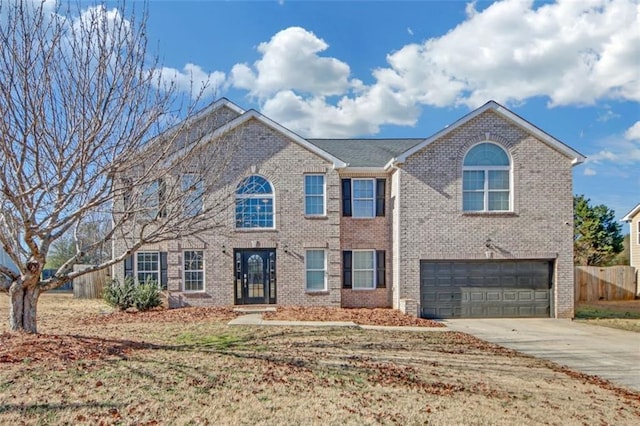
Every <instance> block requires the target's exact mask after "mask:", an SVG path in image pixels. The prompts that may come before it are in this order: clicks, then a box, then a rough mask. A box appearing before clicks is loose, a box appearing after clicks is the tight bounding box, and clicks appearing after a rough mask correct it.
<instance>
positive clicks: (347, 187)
mask: <svg viewBox="0 0 640 426" xmlns="http://www.w3.org/2000/svg"><path fill="white" fill-rule="evenodd" d="M342 216H351V179H342Z"/></svg>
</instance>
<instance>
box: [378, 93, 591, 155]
mask: <svg viewBox="0 0 640 426" xmlns="http://www.w3.org/2000/svg"><path fill="white" fill-rule="evenodd" d="M486 111H493V112H494V113H496V114H498V115H499V116H501V117H502V118H504V119H506V120H508V121H510V122H512V123H513V124H515V125H516V126H518V127H520V128H521V129H523V130H524V131H526V132H527V133H529V134H531V135H533V136H535V137H536V138H537V139H539V140H541V141H542V142H544V143H546V144H547V145H549V146H550V147H552V148H554V149H556V150H557V151H559V152H560V153H562V154H564V155H565V156H567V157H568V158H571V160H572V164H573V165H577V164H580V163H582V162H584V160H585V156H584V155H582V154H580V153H579V152H578V151H576V150H574V149H572V148H571V147H569V146H568V145H566V144H564V143H562V142H560V141H559V140H558V139H556V138H554V137H553V136H551V135H549V134H548V133H546V132H544V131H542V130H541V129H539V128H538V127H536V126H534V125H533V124H531V123H530V122H528V121H527V120H525V119H524V118H522V117H520V116H519V115H517V114H515V113H513V112H512V111H510V110H508V109H507V108H505V107H503V106H502V105H500V104H499V103H497V102H495V101H489V102H487V103H486V104H484V105H483V106H481V107H480V108H478V109H476V110H474V111H471V112H470V113H469V114H467V115H465V116H464V117H462V118H460V119H459V120H457V121H456V122H454V123H453V124H451V125H449V126H447V127H445V128H444V129H442V130H441V131H439V132H438V133H436V134H434V135H433V136H430V137H429V138H427V139H425V140H423V141H422V142H421V143H419V144H417V145H415V146H413V147H411V148H410V149H408V150H407V151H405V152H403V153H401V154H400V155H398V156H397V157H396V158H394V159H392V160H391V161H390V162H389V163H388V164H387V165H386V167H391V166H392V165H393V164H396V163H404V162H405V161H406V160H407V158H409V157H410V156H411V155H413V154H415V153H416V152H418V151H420V150H422V149H424V148H425V147H426V146H428V145H430V144H431V143H433V142H434V141H436V140H438V139H440V138H442V137H444V136H446V135H447V134H449V133H450V132H452V131H454V130H455V129H457V128H459V127H461V126H463V125H464V124H466V123H468V122H469V121H471V120H472V119H474V118H475V117H478V116H479V115H481V114H483V113H484V112H486Z"/></svg>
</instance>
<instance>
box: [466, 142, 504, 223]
mask: <svg viewBox="0 0 640 426" xmlns="http://www.w3.org/2000/svg"><path fill="white" fill-rule="evenodd" d="M510 191H511V161H510V160H509V156H508V155H507V153H506V152H505V150H504V149H502V148H501V147H499V146H498V145H496V144H494V143H489V142H483V143H480V144H478V145H475V146H474V147H473V148H471V149H470V150H469V152H467V155H466V156H465V157H464V162H463V163H462V210H464V211H466V212H484V211H510V210H511V202H510V199H511V196H510Z"/></svg>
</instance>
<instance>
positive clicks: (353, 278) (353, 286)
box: [351, 249, 378, 291]
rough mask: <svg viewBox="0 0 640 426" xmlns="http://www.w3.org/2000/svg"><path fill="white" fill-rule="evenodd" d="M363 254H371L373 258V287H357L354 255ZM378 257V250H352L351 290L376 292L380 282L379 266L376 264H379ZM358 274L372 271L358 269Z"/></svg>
mask: <svg viewBox="0 0 640 426" xmlns="http://www.w3.org/2000/svg"><path fill="white" fill-rule="evenodd" d="M362 252H367V253H371V257H372V258H373V278H372V279H373V281H372V283H371V287H356V268H355V263H356V262H355V256H354V253H362ZM376 258H377V256H376V250H371V249H366V250H351V289H352V290H355V291H371V290H375V289H376V288H377V287H376V283H377V282H378V280H377V278H378V276H377V275H378V265H377V264H376V262H377V259H376ZM357 271H358V272H360V271H370V269H358V270H357Z"/></svg>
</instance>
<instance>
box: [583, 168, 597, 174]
mask: <svg viewBox="0 0 640 426" xmlns="http://www.w3.org/2000/svg"><path fill="white" fill-rule="evenodd" d="M597 174H598V172H596V171H595V170H594V169H592V168H591V167H587V168H586V169H584V175H585V176H595V175H597Z"/></svg>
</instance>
